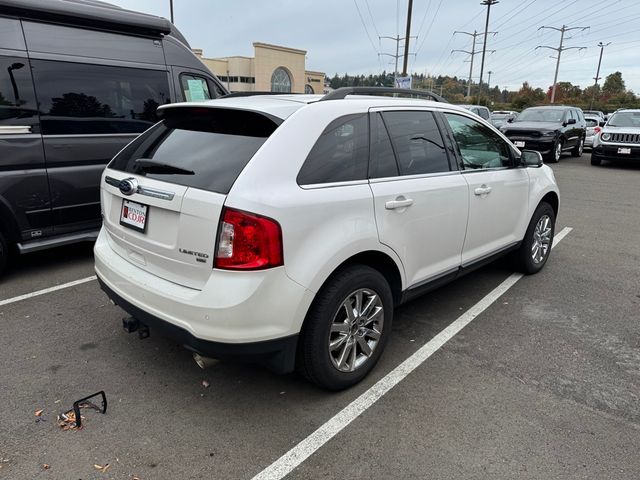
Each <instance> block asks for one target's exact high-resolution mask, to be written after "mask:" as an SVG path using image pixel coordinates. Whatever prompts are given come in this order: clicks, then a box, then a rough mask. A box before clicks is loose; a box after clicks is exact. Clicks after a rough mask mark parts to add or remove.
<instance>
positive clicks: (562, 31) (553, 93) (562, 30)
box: [536, 25, 589, 103]
mask: <svg viewBox="0 0 640 480" xmlns="http://www.w3.org/2000/svg"><path fill="white" fill-rule="evenodd" d="M542 28H548V29H551V30H556V31H558V32H560V46H559V47H557V48H556V47H550V46H548V45H538V46H537V47H536V49H538V48H548V49H550V50H555V51H556V52H558V56H557V57H556V73H555V75H554V76H553V87H552V90H551V103H553V102H554V101H555V98H556V87H557V84H558V70H559V69H560V57H561V56H562V52H564V51H565V50H573V49H577V50H585V49H586V48H587V47H564V46H563V45H562V44H563V41H564V34H565V32H569V31H571V30H582V31H584V30H587V29H588V28H589V27H567V26H566V25H562V27H561V28H558V27H545V26H542V27H540V29H542ZM540 29H538V30H540Z"/></svg>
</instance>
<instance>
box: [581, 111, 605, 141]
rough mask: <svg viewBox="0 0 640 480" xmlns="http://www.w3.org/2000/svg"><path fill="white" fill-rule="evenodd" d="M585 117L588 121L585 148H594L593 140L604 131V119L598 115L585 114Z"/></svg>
mask: <svg viewBox="0 0 640 480" xmlns="http://www.w3.org/2000/svg"><path fill="white" fill-rule="evenodd" d="M584 119H585V120H586V121H587V136H586V137H585V139H584V146H585V148H593V140H594V138H595V137H596V135H598V134H599V133H600V132H601V131H602V126H601V125H600V124H601V123H603V120H602V119H601V118H600V117H599V116H596V115H585V116H584Z"/></svg>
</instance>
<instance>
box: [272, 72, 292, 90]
mask: <svg viewBox="0 0 640 480" xmlns="http://www.w3.org/2000/svg"><path fill="white" fill-rule="evenodd" d="M271 91H272V92H282V93H290V92H291V77H290V76H289V73H288V72H287V71H286V70H285V69H284V68H282V67H278V68H276V69H275V71H274V72H273V75H271Z"/></svg>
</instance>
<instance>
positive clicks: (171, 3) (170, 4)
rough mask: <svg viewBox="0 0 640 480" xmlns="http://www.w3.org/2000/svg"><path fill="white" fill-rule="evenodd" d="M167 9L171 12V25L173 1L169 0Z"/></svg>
mask: <svg viewBox="0 0 640 480" xmlns="http://www.w3.org/2000/svg"><path fill="white" fill-rule="evenodd" d="M169 9H170V10H171V23H173V0H169Z"/></svg>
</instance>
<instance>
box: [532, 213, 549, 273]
mask: <svg viewBox="0 0 640 480" xmlns="http://www.w3.org/2000/svg"><path fill="white" fill-rule="evenodd" d="M551 227H552V225H551V219H550V218H549V216H548V215H543V216H542V217H540V220H538V223H537V224H536V228H535V229H534V230H533V244H532V245H531V259H532V260H533V263H535V264H536V265H538V264H540V263H542V262H543V261H544V259H545V258H546V257H547V254H548V253H549V248H550V247H551V230H552V228H551Z"/></svg>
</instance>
